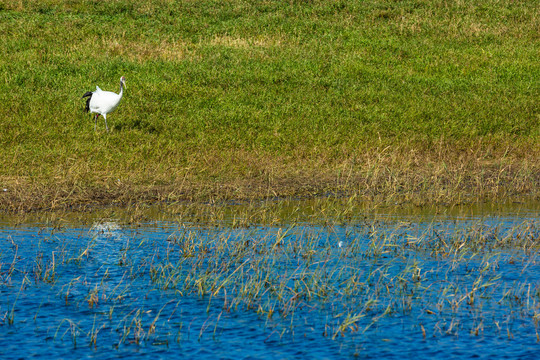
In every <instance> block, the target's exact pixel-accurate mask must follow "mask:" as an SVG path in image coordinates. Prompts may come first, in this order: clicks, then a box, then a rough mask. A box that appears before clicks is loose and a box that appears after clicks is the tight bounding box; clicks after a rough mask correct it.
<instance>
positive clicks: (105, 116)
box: [103, 114, 109, 132]
mask: <svg viewBox="0 0 540 360" xmlns="http://www.w3.org/2000/svg"><path fill="white" fill-rule="evenodd" d="M103 119H105V129H107V132H109V127H108V126H107V114H103Z"/></svg>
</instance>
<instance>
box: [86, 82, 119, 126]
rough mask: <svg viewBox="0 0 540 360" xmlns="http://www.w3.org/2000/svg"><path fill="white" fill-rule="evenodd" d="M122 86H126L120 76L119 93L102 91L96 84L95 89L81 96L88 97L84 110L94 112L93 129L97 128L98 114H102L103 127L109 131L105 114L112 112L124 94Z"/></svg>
mask: <svg viewBox="0 0 540 360" xmlns="http://www.w3.org/2000/svg"><path fill="white" fill-rule="evenodd" d="M124 87H126V79H125V78H124V77H123V76H122V77H121V78H120V93H118V94H116V93H113V92H112V91H103V90H101V89H100V88H99V86H96V91H93V92H92V91H88V92H87V93H85V94H84V95H83V96H82V97H83V98H85V97H88V99H86V108H85V110H86V112H90V113H95V114H96V117H95V120H96V123H95V124H94V131H95V130H97V119H98V117H99V115H103V119H105V128H106V129H107V131H109V127H108V126H107V114H108V113H110V112H113V111H114V109H116V108H117V107H118V104H119V103H120V100H122V96H123V95H124ZM126 88H127V87H126Z"/></svg>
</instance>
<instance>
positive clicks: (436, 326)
mask: <svg viewBox="0 0 540 360" xmlns="http://www.w3.org/2000/svg"><path fill="white" fill-rule="evenodd" d="M539 251H540V206H538V204H534V203H533V204H510V205H507V206H486V207H474V208H473V207H462V208H454V209H450V210H448V209H428V210H425V209H421V210H414V211H413V210H410V209H403V208H397V207H396V208H392V207H387V208H378V209H369V208H362V207H355V206H351V205H350V203H343V204H338V205H336V204H332V205H325V204H324V202H319V203H318V204H316V205H313V204H306V203H301V202H298V203H295V202H288V203H287V204H286V205H283V204H279V203H273V204H267V203H264V204H262V203H261V204H258V205H251V206H249V207H244V208H243V207H242V205H237V204H236V205H235V204H230V205H219V206H217V205H212V204H207V205H205V206H200V207H196V208H193V207H189V206H186V207H184V208H182V207H179V209H178V210H177V211H171V210H170V209H167V210H164V209H160V208H154V209H147V210H144V211H142V210H140V209H137V210H129V209H128V210H124V211H121V210H115V209H108V210H107V211H96V212H90V213H79V214H69V213H63V214H60V215H58V214H38V215H34V216H33V217H31V218H30V217H27V218H24V219H15V218H13V217H12V218H7V217H6V218H5V219H4V220H3V222H2V224H1V227H0V357H1V358H2V359H20V358H46V359H51V358H65V359H80V358H91V357H99V358H122V357H129V358H152V359H154V358H170V357H172V356H184V357H189V358H191V357H197V358H209V359H215V358H222V359H229V358H231V359H232V358H235V359H238V358H242V359H244V358H252V359H275V358H328V359H336V358H350V357H362V358H379V359H381V358H382V359H387V358H388V359H389V358H403V357H406V358H410V357H416V358H441V357H444V358H464V357H479V358H490V359H491V358H512V359H515V358H521V359H526V358H531V359H533V358H537V356H538V354H539V353H540V342H539V341H540V338H539V333H540V329H539V326H540V325H539V321H540V266H539V262H540V259H539V255H540V254H539Z"/></svg>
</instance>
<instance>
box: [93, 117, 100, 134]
mask: <svg viewBox="0 0 540 360" xmlns="http://www.w3.org/2000/svg"><path fill="white" fill-rule="evenodd" d="M98 117H99V114H96V117H95V120H96V122H95V124H94V131H97V118H98Z"/></svg>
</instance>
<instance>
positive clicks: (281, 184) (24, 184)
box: [0, 142, 540, 212]
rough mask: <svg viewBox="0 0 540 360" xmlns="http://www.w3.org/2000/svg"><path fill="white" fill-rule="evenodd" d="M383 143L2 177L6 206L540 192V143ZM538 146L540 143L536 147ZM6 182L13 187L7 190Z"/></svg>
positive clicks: (416, 199) (415, 198) (530, 195)
mask: <svg viewBox="0 0 540 360" xmlns="http://www.w3.org/2000/svg"><path fill="white" fill-rule="evenodd" d="M432 146H434V147H435V148H431V149H419V148H407V147H396V148H389V147H385V148H380V149H379V148H374V149H371V150H369V151H363V152H359V153H357V154H344V157H343V158H341V159H338V158H334V159H329V158H325V157H322V156H319V157H316V158H310V157H309V156H306V157H294V158H292V157H279V156H272V155H269V154H267V153H263V152H255V151H245V150H236V151H234V152H231V153H226V152H222V151H209V152H206V153H204V154H198V155H197V156H196V158H194V159H193V164H198V165H197V166H195V165H194V166H190V167H187V168H178V169H175V168H171V167H163V168H161V167H159V166H157V165H156V166H155V167H154V168H148V169H146V171H145V172H131V173H129V174H128V173H125V174H123V175H122V176H119V175H118V174H117V173H115V172H114V171H113V170H112V169H110V170H109V171H102V172H100V173H89V172H88V171H87V170H88V169H86V170H85V168H84V167H80V166H77V164H72V166H70V168H69V169H63V170H61V171H60V169H59V170H58V173H57V175H56V176H53V177H52V178H48V179H44V178H42V179H37V178H28V177H13V176H12V177H7V176H3V177H1V178H0V188H1V190H2V191H1V192H0V208H2V209H4V210H7V211H14V212H20V211H30V210H43V209H47V210H51V209H62V208H70V207H78V208H81V207H82V208H84V207H89V206H90V207H94V206H101V205H112V204H115V205H129V204H137V203H155V202H177V201H226V200H253V199H265V198H275V197H318V196H325V195H329V194H332V195H338V196H353V195H354V196H355V197H357V198H359V199H362V200H364V201H375V202H384V203H388V204H393V203H412V204H416V205H427V204H449V205H455V204H460V203H471V202H480V201H508V200H519V199H528V200H532V199H537V200H538V199H540V192H539V191H538V189H540V161H539V160H538V159H540V157H539V156H537V155H538V151H537V150H538V149H536V153H535V151H531V152H529V153H527V154H525V153H523V151H525V150H524V149H523V148H522V147H517V148H515V149H512V148H511V147H507V148H504V149H493V148H489V146H486V145H485V144H484V145H483V146H479V147H478V148H476V149H465V150H459V149H456V148H455V147H450V146H449V145H448V144H446V143H444V142H441V143H440V144H436V145H432ZM533 150H534V149H533ZM4 189H5V191H4Z"/></svg>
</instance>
